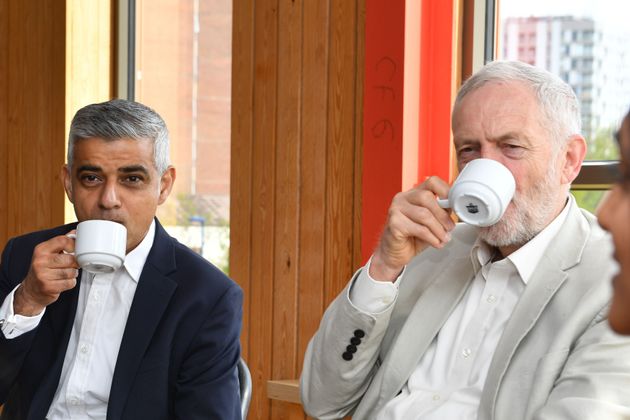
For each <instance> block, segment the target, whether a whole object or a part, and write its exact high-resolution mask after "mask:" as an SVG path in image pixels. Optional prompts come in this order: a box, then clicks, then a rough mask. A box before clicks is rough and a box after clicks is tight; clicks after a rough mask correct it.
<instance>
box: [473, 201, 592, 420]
mask: <svg viewBox="0 0 630 420" xmlns="http://www.w3.org/2000/svg"><path fill="white" fill-rule="evenodd" d="M589 232H590V228H589V226H588V223H587V222H586V220H585V219H584V217H583V216H582V214H581V211H580V209H579V208H578V207H577V205H576V203H575V202H573V203H572V204H571V209H570V210H569V214H568V215H567V219H566V221H565V222H564V224H563V225H562V228H561V229H560V232H559V233H558V234H557V235H556V237H555V238H554V239H553V240H552V242H551V244H550V245H549V247H548V248H547V250H546V251H545V254H544V256H543V258H542V259H541V261H540V263H539V264H538V267H537V268H536V270H535V271H534V273H533V274H532V277H531V279H530V280H529V282H528V284H527V286H526V287H525V291H524V292H523V295H522V296H521V298H520V299H519V301H518V303H517V305H516V307H515V308H514V311H513V312H512V315H511V316H510V319H509V321H508V323H507V325H506V327H505V330H504V331H503V335H502V336H501V339H500V340H499V343H498V345H497V348H496V351H495V353H494V356H493V358H492V363H491V364H490V368H489V371H488V377H487V378H486V383H485V386H484V391H483V393H482V397H481V404H480V408H479V418H487V419H491V418H493V417H492V416H493V415H494V406H495V404H496V399H497V396H498V391H499V387H500V385H501V380H502V379H503V376H504V375H505V372H506V371H507V368H508V366H509V364H510V362H511V360H512V358H513V357H514V354H515V353H516V352H517V351H518V346H519V345H520V343H521V342H522V340H523V338H525V336H526V335H527V334H528V333H529V332H530V330H531V329H532V328H533V327H534V326H535V325H536V322H537V321H538V319H539V318H540V315H541V314H542V313H543V311H544V309H545V308H546V307H547V305H548V304H549V302H550V301H551V299H552V297H553V296H554V295H555V294H556V292H557V291H558V290H559V289H560V287H561V286H562V284H563V283H564V282H565V281H567V278H568V275H567V273H566V270H568V269H569V268H571V267H573V266H575V265H576V264H578V263H579V262H580V260H581V258H582V251H583V250H584V246H585V244H586V240H587V239H588V235H589Z"/></svg>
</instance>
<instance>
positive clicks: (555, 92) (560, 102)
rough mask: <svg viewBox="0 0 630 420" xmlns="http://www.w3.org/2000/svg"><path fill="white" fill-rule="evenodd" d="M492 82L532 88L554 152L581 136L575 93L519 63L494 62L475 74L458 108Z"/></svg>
mask: <svg viewBox="0 0 630 420" xmlns="http://www.w3.org/2000/svg"><path fill="white" fill-rule="evenodd" d="M491 82H517V83H522V84H523V85H525V86H526V87H528V88H530V89H531V90H532V92H533V93H534V94H535V96H536V99H537V100H538V104H539V105H540V111H541V115H542V117H543V121H541V123H542V125H543V127H544V128H546V129H547V131H548V133H549V136H550V139H551V140H552V141H553V143H554V144H553V146H554V150H556V151H558V150H559V149H560V147H561V146H562V145H563V144H564V142H566V141H567V140H568V139H569V138H570V137H571V136H573V135H575V134H581V130H582V121H581V118H580V105H579V102H578V99H577V97H576V96H575V93H574V92H573V89H571V86H569V85H568V84H567V83H565V82H564V81H562V79H560V78H559V77H558V76H556V75H554V74H552V73H550V72H548V71H547V70H543V69H541V68H538V67H534V66H532V65H529V64H526V63H523V62H520V61H493V62H491V63H488V64H486V65H485V66H484V67H482V68H481V70H479V71H478V72H476V73H475V74H473V75H472V76H471V77H470V78H469V79H468V80H466V82H464V84H463V85H462V87H461V88H460V89H459V92H458V93H457V97H456V99H455V106H454V108H456V107H457V106H458V105H459V104H460V103H461V101H462V100H463V99H464V97H465V96H466V95H468V94H469V93H471V92H473V91H474V90H477V89H479V88H480V87H482V86H483V85H485V84H486V83H491Z"/></svg>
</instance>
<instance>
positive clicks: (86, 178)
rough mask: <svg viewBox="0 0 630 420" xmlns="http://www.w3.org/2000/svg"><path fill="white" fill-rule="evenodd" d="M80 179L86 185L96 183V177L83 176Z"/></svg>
mask: <svg viewBox="0 0 630 420" xmlns="http://www.w3.org/2000/svg"><path fill="white" fill-rule="evenodd" d="M81 179H82V180H83V181H84V182H88V183H94V182H98V177H97V176H96V175H83V176H82V177H81Z"/></svg>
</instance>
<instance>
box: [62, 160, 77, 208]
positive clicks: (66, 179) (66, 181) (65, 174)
mask: <svg viewBox="0 0 630 420" xmlns="http://www.w3.org/2000/svg"><path fill="white" fill-rule="evenodd" d="M61 181H62V182H63V189H64V190H66V195H67V196H68V200H70V202H71V203H72V204H74V199H73V197H72V173H70V168H69V167H68V165H63V167H62V168H61Z"/></svg>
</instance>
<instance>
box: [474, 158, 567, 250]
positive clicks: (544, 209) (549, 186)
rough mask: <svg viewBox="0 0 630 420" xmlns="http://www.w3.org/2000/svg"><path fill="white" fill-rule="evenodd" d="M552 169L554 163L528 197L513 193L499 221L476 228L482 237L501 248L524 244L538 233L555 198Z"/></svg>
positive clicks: (546, 222) (547, 219)
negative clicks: (509, 203)
mask: <svg viewBox="0 0 630 420" xmlns="http://www.w3.org/2000/svg"><path fill="white" fill-rule="evenodd" d="M554 161H555V159H554ZM555 172H556V171H555V162H554V164H552V165H551V167H550V170H549V171H548V172H547V174H546V176H545V177H543V179H541V180H540V181H539V182H538V183H536V184H535V185H534V186H533V188H532V190H531V194H530V195H529V196H526V195H525V194H522V193H519V192H518V191H517V192H515V193H514V197H513V198H512V202H511V205H510V206H509V207H508V209H507V211H506V212H505V214H504V215H503V217H502V218H501V220H499V221H498V222H497V223H496V224H494V225H492V226H488V227H484V228H481V229H480V230H479V237H480V238H481V240H483V241H484V242H485V243H487V244H488V245H490V246H494V247H497V248H500V247H506V246H512V245H523V244H525V243H527V242H529V241H530V240H531V239H532V238H533V237H534V236H536V235H537V234H538V233H540V231H542V230H543V229H544V228H545V227H546V226H547V224H548V223H549V222H550V217H551V215H552V213H553V211H554V207H555V203H556V200H557V197H558V188H557V186H556V184H555V181H553V180H554V179H555Z"/></svg>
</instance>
